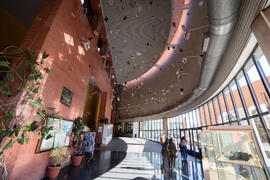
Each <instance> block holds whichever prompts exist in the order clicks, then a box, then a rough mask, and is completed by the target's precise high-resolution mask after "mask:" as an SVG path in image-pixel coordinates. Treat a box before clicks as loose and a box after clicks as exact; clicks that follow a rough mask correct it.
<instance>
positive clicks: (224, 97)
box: [222, 86, 232, 125]
mask: <svg viewBox="0 0 270 180" xmlns="http://www.w3.org/2000/svg"><path fill="white" fill-rule="evenodd" d="M225 88H227V86H226V87H225ZM225 88H224V89H225ZM224 89H223V90H222V96H223V100H224V103H225V109H226V111H227V117H228V120H229V124H230V125H231V124H232V119H231V116H230V109H229V107H228V102H227V99H226V96H225V93H224Z"/></svg>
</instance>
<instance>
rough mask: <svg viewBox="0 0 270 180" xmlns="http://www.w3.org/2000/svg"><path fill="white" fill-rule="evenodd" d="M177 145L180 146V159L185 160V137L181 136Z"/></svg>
mask: <svg viewBox="0 0 270 180" xmlns="http://www.w3.org/2000/svg"><path fill="white" fill-rule="evenodd" d="M179 146H180V151H181V157H182V161H187V142H186V139H185V137H182V138H181V141H180V145H179Z"/></svg>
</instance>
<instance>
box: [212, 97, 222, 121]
mask: <svg viewBox="0 0 270 180" xmlns="http://www.w3.org/2000/svg"><path fill="white" fill-rule="evenodd" d="M213 102H214V103H213V105H214V106H215V110H216V114H217V119H216V122H217V124H221V123H222V119H221V113H220V110H219V105H218V100H217V98H216V97H215V98H214V100H213Z"/></svg>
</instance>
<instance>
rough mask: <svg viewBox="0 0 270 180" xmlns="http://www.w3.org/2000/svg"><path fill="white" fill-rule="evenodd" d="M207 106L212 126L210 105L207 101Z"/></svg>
mask: <svg viewBox="0 0 270 180" xmlns="http://www.w3.org/2000/svg"><path fill="white" fill-rule="evenodd" d="M207 107H208V113H209V120H210V125H211V126H212V125H213V123H212V117H211V111H210V106H209V101H208V102H207Z"/></svg>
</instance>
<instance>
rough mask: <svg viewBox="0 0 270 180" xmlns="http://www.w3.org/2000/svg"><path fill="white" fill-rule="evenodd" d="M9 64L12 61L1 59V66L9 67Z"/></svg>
mask: <svg viewBox="0 0 270 180" xmlns="http://www.w3.org/2000/svg"><path fill="white" fill-rule="evenodd" d="M9 64H10V62H8V61H0V66H2V67H7V68H8V67H9Z"/></svg>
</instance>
